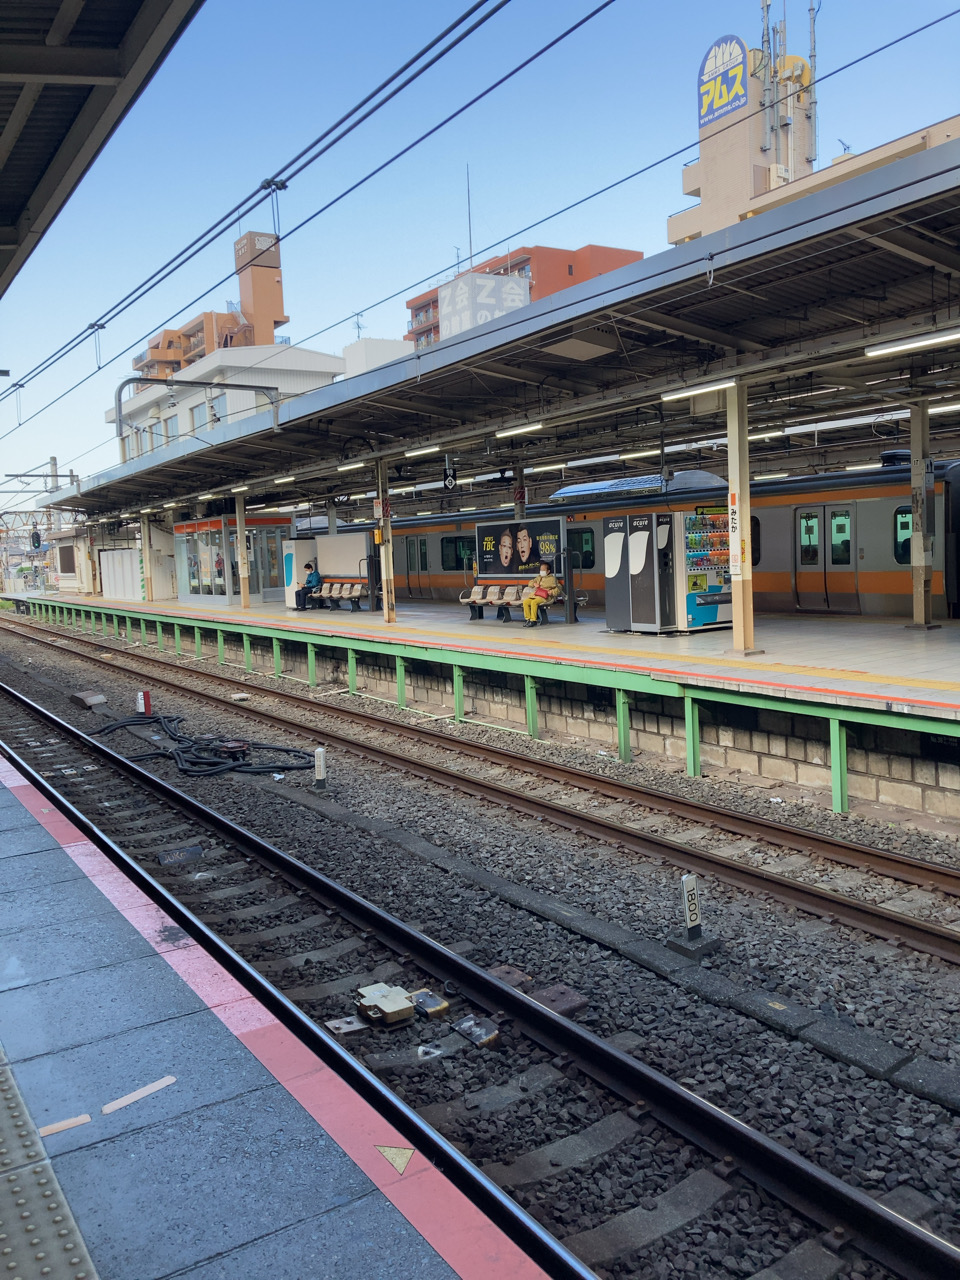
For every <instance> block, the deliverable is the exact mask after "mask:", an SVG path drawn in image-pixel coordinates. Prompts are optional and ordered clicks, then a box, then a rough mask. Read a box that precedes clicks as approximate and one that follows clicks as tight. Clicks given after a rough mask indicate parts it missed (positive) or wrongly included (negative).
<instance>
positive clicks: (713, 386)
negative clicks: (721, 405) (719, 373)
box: [660, 378, 737, 401]
mask: <svg viewBox="0 0 960 1280" xmlns="http://www.w3.org/2000/svg"><path fill="white" fill-rule="evenodd" d="M736 385H737V383H736V379H735V378H729V379H728V380H727V381H726V382H705V383H703V384H702V385H701V386H693V387H684V388H683V390H682V391H667V392H665V393H664V395H662V396H661V397H660V399H661V400H663V401H669V400H689V399H690V398H691V397H692V396H705V395H707V394H709V392H711V391H727V390H728V389H729V388H730V387H735V386H736Z"/></svg>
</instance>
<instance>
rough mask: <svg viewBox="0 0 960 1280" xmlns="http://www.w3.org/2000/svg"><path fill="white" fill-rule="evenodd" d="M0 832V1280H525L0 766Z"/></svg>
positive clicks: (308, 1061)
mask: <svg viewBox="0 0 960 1280" xmlns="http://www.w3.org/2000/svg"><path fill="white" fill-rule="evenodd" d="M0 832H2V837H3V838H2V851H0V933H2V941H3V953H4V963H3V966H2V969H0V1039H2V1050H3V1052H2V1054H0V1081H2V1084H3V1092H4V1098H5V1099H6V1100H7V1107H6V1109H5V1111H6V1114H5V1115H4V1116H3V1117H0V1158H2V1162H3V1163H2V1169H3V1172H4V1174H5V1177H4V1179H3V1181H2V1187H3V1192H4V1194H3V1197H2V1208H0V1230H2V1231H3V1232H4V1233H5V1234H4V1235H3V1240H4V1244H5V1247H4V1249H3V1253H4V1254H5V1255H8V1256H7V1257H4V1259H3V1262H4V1263H5V1264H6V1265H5V1269H4V1275H7V1274H10V1275H14V1274H16V1275H17V1276H20V1277H23V1280H33V1278H34V1277H40V1276H46V1275H53V1276H55V1277H61V1278H63V1277H68V1276H69V1277H70V1280H97V1277H100V1280H120V1278H121V1277H122V1278H123V1280H161V1278H164V1277H172V1276H178V1277H181V1276H182V1277H187V1276H189V1277H192V1278H195V1280H241V1278H242V1277H243V1278H245V1277H249V1276H270V1277H271V1280H327V1278H332V1277H336V1280H381V1278H382V1280H386V1277H391V1278H392V1277H396V1276H417V1277H420V1278H421V1280H452V1278H453V1277H456V1276H461V1277H470V1278H471V1280H486V1278H487V1277H489V1276H494V1275H495V1276H498V1277H499V1276H502V1277H510V1278H511V1280H542V1277H543V1274H544V1273H543V1272H542V1271H541V1270H540V1268H539V1267H537V1266H536V1265H535V1264H534V1263H532V1262H531V1261H530V1260H529V1259H528V1258H527V1257H526V1256H525V1255H524V1254H523V1253H522V1252H521V1251H520V1250H519V1248H518V1247H517V1246H516V1245H514V1244H513V1243H512V1242H511V1241H510V1240H509V1239H507V1237H506V1236H504V1235H503V1233H502V1232H501V1231H500V1230H499V1229H498V1228H497V1227H495V1226H494V1225H493V1224H491V1223H490V1222H489V1220H487V1219H486V1218H485V1217H484V1216H483V1214H482V1213H481V1212H480V1211H479V1210H478V1209H477V1208H476V1207H475V1206H473V1205H472V1204H471V1203H470V1202H469V1201H468V1200H467V1199H466V1197H465V1196H464V1195H462V1194H461V1193H460V1192H459V1191H458V1190H457V1189H456V1188H454V1187H453V1186H452V1185H451V1184H450V1183H449V1182H448V1181H447V1179H446V1178H445V1177H444V1176H443V1175H442V1174H441V1173H439V1172H438V1170H437V1169H436V1168H435V1167H434V1166H433V1165H432V1164H430V1163H429V1162H428V1161H427V1160H426V1158H425V1157H424V1156H423V1155H422V1154H421V1153H420V1152H419V1151H417V1150H415V1149H413V1148H412V1147H410V1144H409V1142H408V1141H407V1140H406V1139H404V1138H403V1137H402V1136H401V1135H400V1134H399V1133H398V1132H397V1131H396V1130H395V1129H393V1128H392V1127H391V1125H390V1124H389V1123H387V1121H385V1120H384V1119H383V1117H381V1116H380V1115H379V1114H378V1113H377V1112H376V1111H375V1110H374V1109H373V1108H372V1107H371V1106H369V1105H368V1104H367V1103H366V1102H365V1101H364V1100H363V1099H361V1098H360V1097H359V1095H358V1094H356V1093H355V1092H354V1091H353V1089H352V1088H351V1087H350V1086H349V1085H348V1084H346V1083H345V1082H344V1081H343V1080H342V1079H341V1078H340V1077H339V1076H338V1075H336V1074H335V1073H334V1072H333V1071H332V1070H331V1069H330V1068H329V1067H327V1066H325V1065H324V1064H323V1063H322V1062H321V1061H320V1060H319V1059H318V1058H316V1057H315V1056H314V1055H313V1054H312V1053H311V1052H310V1051H309V1050H308V1049H307V1048H306V1047H305V1046H304V1045H303V1044H302V1043H301V1042H300V1041H299V1040H298V1039H297V1038H296V1037H294V1036H293V1034H292V1033H291V1032H289V1031H287V1030H286V1029H285V1028H284V1027H283V1026H281V1024H280V1023H279V1022H278V1021H277V1020H276V1019H275V1018H274V1017H273V1016H272V1014H271V1013H270V1012H269V1011H268V1010H267V1009H266V1008H265V1007H264V1006H263V1005H262V1004H260V1003H259V1002H258V1001H257V1000H256V999H254V998H253V997H252V996H251V995H250V994H248V992H247V991H246V990H245V989H244V988H243V987H242V986H240V984H239V983H238V982H236V981H235V980H234V979H233V978H232V977H230V975H228V974H227V972H226V971H225V970H224V969H222V968H221V967H220V966H219V965H218V964H217V963H216V961H214V960H213V959H212V958H211V957H209V956H208V955H207V953H206V952H204V951H203V950H202V949H201V948H200V947H199V946H198V945H197V944H196V943H194V942H193V941H192V940H191V939H190V938H189V937H188V936H187V935H186V934H185V933H184V932H183V931H182V930H181V929H180V928H178V927H177V926H176V925H175V924H174V922H173V920H171V919H170V917H169V916H167V915H165V914H164V913H163V912H162V911H161V910H159V908H157V907H156V906H155V905H154V904H153V903H151V902H150V900H149V899H148V898H147V897H146V896H144V895H143V894H142V893H141V892H140V890H139V889H138V888H136V887H135V886H134V885H133V884H132V883H131V882H130V881H129V880H128V879H127V878H126V877H125V876H124V875H123V874H122V873H121V872H120V871H119V870H117V869H116V868H115V867H114V865H113V863H111V862H110V861H109V860H108V859H107V858H106V857H105V856H104V855H103V854H102V853H101V852H100V851H99V850H98V849H97V848H96V846H95V845H93V844H92V843H90V842H89V841H87V840H86V839H85V838H84V837H83V835H82V834H81V832H80V831H78V830H77V829H76V828H75V827H73V826H72V825H71V823H70V822H68V821H67V819H66V818H65V817H63V816H62V815H61V814H59V813H58V811H57V810H55V809H53V808H52V807H51V805H50V802H49V801H48V800H46V799H45V798H44V797H43V796H42V795H41V794H40V793H39V792H38V791H37V790H35V788H34V787H33V786H31V785H30V784H29V783H28V782H27V781H26V780H25V779H24V778H22V777H21V776H20V774H18V773H17V771H16V770H15V769H14V768H13V767H12V766H11V765H10V764H9V763H8V762H6V761H2V760H0ZM11 1099H12V1100H11Z"/></svg>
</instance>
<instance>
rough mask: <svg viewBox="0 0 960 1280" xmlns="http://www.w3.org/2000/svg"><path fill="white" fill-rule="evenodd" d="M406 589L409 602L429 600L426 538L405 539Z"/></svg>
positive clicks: (410, 537)
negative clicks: (408, 593) (408, 594)
mask: <svg viewBox="0 0 960 1280" xmlns="http://www.w3.org/2000/svg"><path fill="white" fill-rule="evenodd" d="M407 589H408V591H409V592H410V599H411V600H429V599H431V592H430V574H429V573H428V560H427V540H426V538H423V537H412V536H408V538H407Z"/></svg>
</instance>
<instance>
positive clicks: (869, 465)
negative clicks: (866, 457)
mask: <svg viewBox="0 0 960 1280" xmlns="http://www.w3.org/2000/svg"><path fill="white" fill-rule="evenodd" d="M882 466H883V463H882V462H855V463H854V464H853V465H852V466H849V467H844V470H845V471H879V469H880V468H881V467H882Z"/></svg>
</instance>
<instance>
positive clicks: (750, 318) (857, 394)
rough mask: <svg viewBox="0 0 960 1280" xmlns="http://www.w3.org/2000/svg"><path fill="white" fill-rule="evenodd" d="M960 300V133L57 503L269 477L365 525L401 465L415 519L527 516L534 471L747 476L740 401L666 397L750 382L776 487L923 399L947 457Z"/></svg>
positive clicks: (87, 506)
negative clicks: (739, 443) (419, 515)
mask: <svg viewBox="0 0 960 1280" xmlns="http://www.w3.org/2000/svg"><path fill="white" fill-rule="evenodd" d="M958 301H960V140H953V141H949V142H947V143H944V144H942V145H941V146H937V147H934V148H931V149H930V150H927V151H923V152H920V153H918V154H915V155H912V156H909V157H907V158H905V159H902V160H899V161H896V162H895V163H892V164H889V165H887V166H885V167H883V168H880V169H876V170H874V171H872V172H868V173H863V174H860V175H859V176H855V177H852V178H849V179H847V180H845V181H838V182H837V183H836V184H835V185H833V186H830V187H827V188H826V189H823V190H821V191H819V192H817V193H815V194H811V195H809V196H806V197H804V198H802V199H799V200H796V201H794V202H792V203H789V204H785V205H782V206H780V207H779V208H776V209H773V210H770V211H768V212H766V213H763V214H760V215H758V216H756V217H754V218H751V219H748V220H745V221H743V222H740V223H738V224H737V225H735V226H733V227H730V228H728V229H726V230H724V231H721V232H717V233H714V234H712V235H710V236H705V237H703V238H701V239H697V240H693V241H690V242H688V243H686V244H684V245H681V246H680V247H678V248H672V249H670V250H668V251H667V252H664V253H661V254H658V255H656V256H653V257H649V258H646V259H644V260H643V261H640V262H636V263H632V264H630V265H629V266H626V267H623V268H621V269H619V270H617V271H613V272H610V273H609V274H607V275H604V276H601V277H598V278H596V279H594V280H590V281H587V282H585V283H583V284H580V285H577V286H574V287H573V288H570V289H567V290H564V291H563V292H561V293H557V294H554V295H552V296H549V297H546V298H543V299H541V300H540V301H538V302H536V303H533V304H532V305H530V306H528V307H524V308H522V309H521V310H518V311H516V312H513V313H510V314H508V315H507V316H504V317H502V318H500V319H499V320H495V321H492V322H490V323H488V324H485V325H483V326H481V327H479V328H477V329H473V330H471V331H469V332H467V333H465V334H460V335H458V336H453V337H450V338H447V339H446V340H444V341H442V342H440V343H438V344H437V345H435V346H433V347H430V348H428V349H426V350H424V351H421V352H414V351H411V353H410V355H409V356H407V357H406V358H404V359H402V360H399V361H395V362H394V363H392V364H389V365H385V366H383V367H382V368H379V369H375V370H373V371H371V372H369V373H366V374H363V375H360V376H358V377H355V378H351V379H348V380H346V381H341V382H338V383H335V384H333V385H332V386H329V387H325V388H323V389H322V390H319V391H315V392H311V393H309V394H306V395H302V396H299V397H297V398H295V399H291V400H288V401H286V402H285V403H284V404H283V405H282V407H281V410H280V416H279V424H278V425H279V429H277V430H275V429H274V422H273V418H272V415H271V414H270V413H262V414H259V415H257V416H251V417H248V418H244V419H240V420H237V421H234V422H227V423H221V424H217V425H216V426H215V427H214V428H213V429H211V430H207V431H203V432H202V433H201V434H200V435H199V436H190V437H186V438H183V439H180V440H179V441H177V442H176V443H174V444H171V445H170V446H167V447H164V448H162V449H159V450H157V451H155V452H153V453H151V454H148V455H146V456H145V457H142V458H138V459H136V460H134V461H132V462H127V463H125V464H122V465H120V466H117V467H115V468H113V469H111V470H109V471H106V472H104V473H102V474H100V475H96V476H92V477H90V478H88V479H86V480H84V481H83V482H82V483H81V484H80V485H78V486H73V487H71V488H70V489H63V490H59V491H58V492H57V493H56V494H55V495H53V496H52V498H51V501H52V502H53V503H54V505H57V506H60V507H64V508H70V509H74V510H79V511H82V512H85V513H87V514H88V515H90V516H103V515H108V514H119V513H123V514H125V513H126V512H128V511H129V512H138V511H141V510H142V509H143V508H148V509H151V508H152V506H153V505H154V504H155V505H156V506H157V507H159V506H160V505H161V504H163V503H164V502H166V503H168V504H171V503H177V504H181V503H182V505H183V507H184V508H189V507H193V509H198V506H199V508H200V509H202V503H200V504H198V502H197V499H198V498H199V496H200V495H201V494H210V493H213V495H214V498H213V500H214V501H216V500H218V499H220V498H223V499H224V500H226V501H229V500H230V491H231V489H233V488H236V487H239V486H246V489H245V493H246V497H247V501H248V502H249V503H253V502H259V503H261V504H262V503H264V502H269V501H271V500H273V501H277V500H279V499H280V498H281V497H282V499H283V500H285V501H286V502H288V503H289V502H293V501H295V502H297V503H302V502H310V503H315V502H317V503H322V502H324V501H331V500H334V501H337V502H338V503H341V504H343V506H344V514H345V516H346V517H348V518H349V517H350V516H353V517H354V518H356V517H357V516H358V515H359V516H363V515H367V516H369V514H370V509H371V508H370V502H369V498H370V496H371V493H372V490H373V487H374V486H373V477H374V464H375V462H376V460H377V459H379V458H387V459H389V463H390V465H389V478H390V486H391V492H392V494H393V510H394V514H404V513H414V512H418V511H420V510H423V509H429V510H431V511H444V510H449V511H450V512H451V513H454V512H456V511H458V510H460V509H461V508H462V507H464V506H468V507H469V508H470V509H472V508H474V507H484V506H494V505H497V504H499V503H504V502H505V501H509V500H510V499H511V498H512V496H513V487H514V483H515V480H514V473H515V471H516V470H517V469H518V468H520V467H522V468H524V475H525V479H526V482H527V484H528V485H529V484H535V485H537V491H538V493H539V494H540V495H545V494H546V493H549V492H551V491H552V490H553V489H555V488H558V487H560V484H561V476H564V477H565V479H566V481H567V482H569V481H570V480H571V479H573V478H583V479H586V478H588V477H590V476H592V475H596V476H600V475H603V476H605V477H616V476H617V475H626V474H630V473H638V472H649V471H651V470H653V471H656V470H659V469H660V467H661V466H669V467H670V468H674V469H679V468H683V467H703V468H707V469H710V470H714V471H716V472H717V473H718V474H721V475H723V474H725V452H724V451H725V449H726V435H725V431H726V426H725V416H724V413H725V410H724V398H723V396H722V395H721V394H719V393H716V394H714V393H710V394H703V395H701V396H699V397H696V398H694V399H690V397H689V395H687V396H686V397H685V398H682V399H676V400H669V399H668V400H664V399H662V397H663V396H664V395H665V394H666V395H669V394H670V393H671V392H676V391H677V389H678V388H679V389H680V390H682V389H683V388H684V387H689V386H693V385H696V386H704V387H710V386H713V385H714V384H716V383H718V382H719V383H721V384H722V383H725V382H728V381H730V380H737V381H738V382H740V383H742V384H743V385H744V386H746V388H747V396H748V408H749V421H750V440H751V442H752V443H751V446H750V447H751V454H752V470H753V474H754V475H758V474H759V475H763V474H776V473H782V472H786V471H789V472H792V473H793V472H796V471H797V470H802V469H803V468H808V469H814V468H816V467H819V468H820V469H822V467H823V465H824V463H825V461H827V459H828V458H830V457H834V456H836V457H840V458H842V459H845V460H846V462H847V463H849V464H850V465H864V466H866V465H870V464H876V463H878V462H879V454H880V452H881V451H882V450H883V449H885V448H889V447H896V446H897V445H898V444H902V445H905V444H906V443H907V442H908V440H909V432H908V429H907V425H906V424H907V420H908V416H909V404H910V402H911V401H914V400H916V398H917V397H929V400H930V405H931V412H932V415H933V416H932V417H931V428H932V437H933V446H932V447H933V451H934V452H936V451H937V449H938V440H939V441H941V442H943V441H949V442H951V443H949V444H942V445H941V446H939V447H941V450H942V448H946V447H949V448H951V449H952V448H953V447H954V443H952V442H956V440H957V438H958V437H957V432H958V428H960V309H958ZM951 332H953V337H952V339H951V338H948V337H945V335H949V334H950V333H951ZM931 334H932V335H933V338H932V339H931V338H930V335H931ZM918 340H919V342H921V343H924V344H925V345H916V343H917V341H918ZM898 343H899V344H900V345H899V346H898V345H897V344H898ZM911 343H913V344H914V345H910V344H911ZM884 344H887V345H889V346H890V347H891V350H890V351H889V352H888V353H886V354H883V353H882V352H881V353H880V354H868V350H869V349H870V348H873V347H878V346H879V347H883V345H884ZM284 350H287V349H285V348H284ZM268 369H269V362H268V361H267V362H266V363H264V365H263V370H262V371H264V372H265V371H266V370H268ZM410 454H412V455H413V456H408V455H410ZM445 459H449V462H450V465H451V466H453V467H455V469H456V471H457V480H458V487H457V488H456V489H454V490H452V491H447V490H445V489H444V488H443V487H442V469H443V466H444V461H445ZM841 465H843V463H842V462H841ZM561 466H562V467H563V468H564V471H561V470H560V468H561ZM344 468H351V469H349V470H344ZM291 476H292V477H293V479H292V480H291V479H289V477H291ZM278 481H279V482H280V484H279V485H278V484H277V482H278ZM541 482H543V483H544V488H542V489H541V488H540V485H541ZM208 501H209V499H208Z"/></svg>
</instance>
